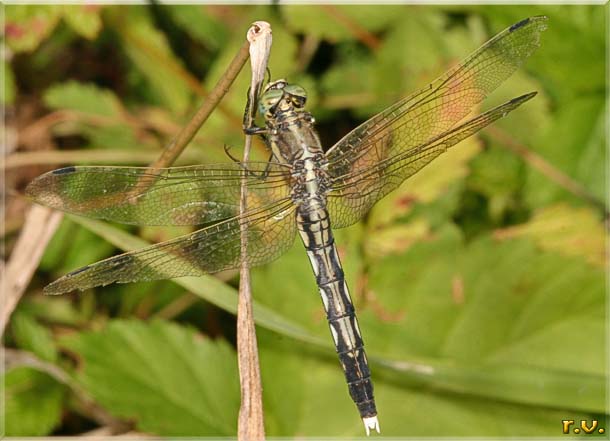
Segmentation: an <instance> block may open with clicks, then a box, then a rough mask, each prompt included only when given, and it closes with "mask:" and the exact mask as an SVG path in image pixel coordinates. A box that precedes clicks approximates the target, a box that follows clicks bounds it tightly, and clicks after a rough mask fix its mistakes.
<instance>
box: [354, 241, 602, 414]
mask: <svg viewBox="0 0 610 441" xmlns="http://www.w3.org/2000/svg"><path fill="white" fill-rule="evenodd" d="M450 237H451V235H447V234H445V235H444V236H441V238H439V240H437V241H434V242H431V243H425V244H419V245H417V246H416V247H413V248H412V249H410V250H409V252H407V253H405V254H403V255H402V256H394V257H388V258H386V259H384V260H383V262H380V263H379V264H377V265H372V266H371V273H370V282H371V283H370V287H369V289H370V290H373V292H375V293H377V294H378V295H377V298H378V299H379V304H378V305H377V307H376V309H375V311H379V310H382V311H391V312H393V313H394V316H393V319H389V320H387V321H384V320H379V319H380V318H382V319H383V316H382V317H379V312H377V313H375V311H364V312H363V313H361V314H360V317H361V328H362V329H363V332H365V335H366V338H367V340H366V341H367V343H368V344H369V345H372V347H374V348H375V349H376V351H380V352H377V353H380V354H385V357H386V358H389V359H391V358H399V359H407V360H408V359H409V358H411V357H413V358H415V359H417V358H418V357H424V358H438V359H440V360H448V361H451V364H452V365H453V366H452V367H451V369H450V370H452V371H454V370H457V371H459V370H461V369H463V368H466V367H470V366H478V367H479V369H480V370H481V371H480V372H481V374H479V375H478V376H475V377H474V378H475V379H477V378H482V377H483V376H484V375H485V374H484V373H485V372H486V371H487V370H488V369H492V370H497V371H498V372H503V373H504V374H505V377H504V378H503V379H502V381H503V382H506V384H505V387H503V388H501V390H502V392H501V393H499V394H496V393H495V392H494V394H492V395H491V396H493V397H494V398H499V399H503V400H507V401H513V400H516V401H522V402H527V403H536V404H539V405H546V406H549V405H553V406H556V407H561V408H565V409H573V408H577V409H583V410H589V411H592V410H594V411H598V412H603V409H604V408H603V402H604V394H603V393H600V391H602V388H601V384H602V383H603V381H605V380H604V379H603V377H602V376H603V375H604V373H605V370H604V356H605V355H604V351H601V350H600V348H601V347H605V346H604V344H605V343H604V342H605V339H606V337H605V333H604V331H603V329H604V314H603V311H604V310H605V295H604V276H603V272H602V271H600V270H598V269H596V268H594V267H591V266H589V265H586V264H585V263H583V262H581V261H579V260H578V259H566V258H563V257H560V256H557V255H553V254H549V253H541V252H539V251H537V250H536V249H535V248H534V247H533V246H532V244H531V243H530V242H529V241H516V240H511V241H506V242H502V243H497V242H494V241H492V240H490V239H489V238H485V239H481V240H479V241H477V242H474V243H473V244H472V245H471V246H468V247H465V248H462V246H460V244H459V241H458V240H457V239H456V238H454V239H450ZM432 256H434V260H431V258H432ZM405 280H409V285H408V287H405V285H404V281H405ZM381 293H383V296H382V295H381ZM567 311H569V314H567ZM400 313H401V314H402V315H401V314H400ZM375 315H377V317H375ZM366 329H369V331H368V332H367V331H365V330H366ZM574 341H582V343H581V344H579V345H578V351H566V342H574ZM568 346H569V345H568ZM541 348H544V352H541ZM521 368H531V371H530V372H529V375H530V377H529V380H528V381H527V382H523V381H522V379H521V377H520V375H518V374H517V372H518V371H519V369H521ZM511 371H512V372H513V373H511ZM452 375H455V372H454V373H453V374H452ZM475 375H476V374H475ZM550 377H553V378H554V380H553V381H552V383H551V382H550V381H549V378H550ZM497 379H498V380H499V379H500V376H499V377H498V378H497ZM482 383H483V382H482V381H481V382H479V383H477V382H476V381H474V382H472V383H471V384H470V385H468V386H466V384H467V383H463V382H461V381H459V382H458V383H457V384H462V387H466V388H467V390H468V391H469V393H474V394H477V395H479V394H480V395H483V396H490V395H489V394H490V391H491V388H490V386H489V385H483V384H482ZM477 384H478V386H477ZM509 384H510V386H509ZM594 386H599V388H596V387H594Z"/></svg>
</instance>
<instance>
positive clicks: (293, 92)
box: [284, 84, 307, 107]
mask: <svg viewBox="0 0 610 441" xmlns="http://www.w3.org/2000/svg"><path fill="white" fill-rule="evenodd" d="M284 90H285V91H286V93H287V94H289V95H290V96H291V98H292V102H293V103H294V104H295V105H296V106H297V107H303V106H305V102H306V101H307V92H305V89H303V88H302V87H301V86H297V85H296V84H287V85H286V87H285V88H284Z"/></svg>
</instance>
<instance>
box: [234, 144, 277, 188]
mask: <svg viewBox="0 0 610 441" xmlns="http://www.w3.org/2000/svg"><path fill="white" fill-rule="evenodd" d="M224 150H225V153H226V155H227V156H228V157H229V158H230V159H231V161H233V162H234V163H235V164H238V165H239V166H240V167H241V168H242V169H244V170H245V171H246V172H247V173H248V174H249V175H251V176H254V177H256V178H259V179H260V180H263V181H264V180H265V179H267V177H268V176H269V172H270V171H271V162H272V161H273V160H274V155H273V152H272V153H271V156H269V159H268V160H267V165H266V166H265V169H264V170H263V171H262V172H261V173H260V175H259V174H257V173H256V172H253V171H251V170H250V169H248V166H247V165H246V164H245V163H243V162H242V161H240V160H239V159H238V158H236V157H235V156H233V155H232V154H231V152H230V150H231V146H230V145H227V144H225V145H224Z"/></svg>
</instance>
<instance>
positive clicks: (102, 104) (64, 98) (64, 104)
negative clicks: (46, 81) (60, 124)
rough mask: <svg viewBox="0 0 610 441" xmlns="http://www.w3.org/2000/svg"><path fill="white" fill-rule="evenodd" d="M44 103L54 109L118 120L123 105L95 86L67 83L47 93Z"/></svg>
mask: <svg viewBox="0 0 610 441" xmlns="http://www.w3.org/2000/svg"><path fill="white" fill-rule="evenodd" d="M43 99H44V102H45V104H46V105H47V106H49V107H51V108H53V109H62V110H64V109H69V110H76V111H78V112H83V113H85V114H88V115H99V116H106V117H109V118H117V119H118V115H120V112H121V104H120V101H119V100H118V98H117V97H116V95H115V94H114V93H113V92H112V91H110V90H107V89H101V88H99V87H98V86H96V85H95V84H91V83H79V82H77V81H67V82H65V83H61V84H56V85H54V86H52V87H50V88H48V89H47V90H46V91H45V94H44V97H43Z"/></svg>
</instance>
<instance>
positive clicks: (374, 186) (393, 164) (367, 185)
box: [327, 92, 536, 228]
mask: <svg viewBox="0 0 610 441" xmlns="http://www.w3.org/2000/svg"><path fill="white" fill-rule="evenodd" d="M535 95H536V93H535V92H534V93H529V94H527V95H523V96H520V97H518V98H514V99H512V100H510V101H508V102H507V103H505V104H502V105H501V106H498V107H495V108H493V109H491V110H489V111H487V112H485V113H483V114H481V115H479V116H477V117H475V118H472V119H470V120H468V121H466V122H465V123H463V124H461V125H459V126H458V127H456V128H453V129H451V130H448V131H447V132H445V133H443V134H441V135H440V136H437V137H436V138H433V139H431V140H429V141H428V142H426V143H423V144H422V145H420V146H417V147H416V148H413V149H410V150H407V151H406V152H403V153H401V154H399V155H396V156H394V157H392V158H389V159H385V160H383V161H379V162H378V163H377V164H375V165H374V166H371V167H370V168H368V169H366V170H361V171H359V172H357V173H353V174H350V175H346V176H344V177H342V179H340V180H339V182H336V183H335V185H334V190H333V191H332V192H330V193H329V194H328V199H327V200H328V210H329V213H330V215H331V219H332V225H333V227H335V228H342V227H346V226H348V225H351V224H353V223H354V222H357V221H358V220H359V219H360V218H361V217H362V215H363V214H364V213H366V211H368V209H369V208H370V207H371V206H372V205H373V204H374V203H375V202H376V201H378V200H379V199H381V198H382V197H383V196H385V195H386V194H388V193H389V192H390V191H392V190H394V189H395V188H396V187H398V186H399V185H400V184H401V183H402V182H403V181H404V180H405V179H407V178H408V177H409V176H412V175H413V174H415V173H417V171H419V170H421V169H422V168H423V167H424V166H425V165H426V164H428V163H429V162H430V161H432V160H433V159H434V158H436V157H437V156H439V155H440V154H441V153H443V152H445V151H446V150H447V149H448V148H449V147H452V146H454V145H455V144H457V143H458V142H460V141H462V140H464V139H466V138H468V137H469V136H472V135H473V134H475V133H476V132H478V131H479V130H481V129H482V128H483V127H485V126H487V125H489V124H491V123H492V122H494V121H496V120H497V119H499V118H502V117H504V116H506V115H507V114H508V113H509V112H511V111H512V110H514V109H516V108H517V107H519V106H520V105H521V104H523V103H524V102H526V101H529V100H530V99H532V98H533V97H534V96H535Z"/></svg>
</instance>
